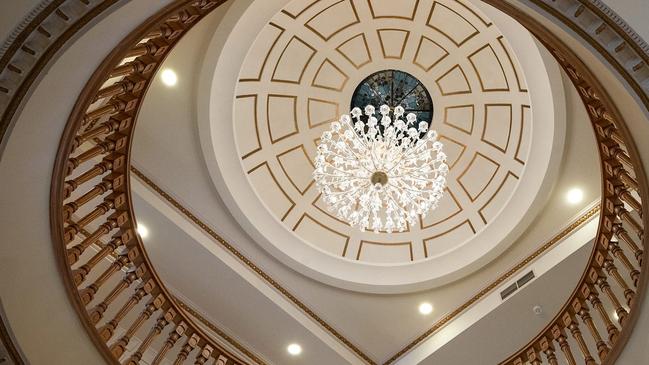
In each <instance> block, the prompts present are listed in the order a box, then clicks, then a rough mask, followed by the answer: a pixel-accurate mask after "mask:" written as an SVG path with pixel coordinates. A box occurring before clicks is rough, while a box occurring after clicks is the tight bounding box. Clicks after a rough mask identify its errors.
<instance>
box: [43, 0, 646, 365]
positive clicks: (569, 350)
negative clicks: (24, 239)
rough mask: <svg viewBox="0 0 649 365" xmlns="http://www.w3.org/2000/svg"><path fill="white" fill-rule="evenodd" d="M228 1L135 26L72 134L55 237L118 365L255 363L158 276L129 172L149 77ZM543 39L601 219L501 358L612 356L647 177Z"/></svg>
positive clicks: (635, 265)
mask: <svg viewBox="0 0 649 365" xmlns="http://www.w3.org/2000/svg"><path fill="white" fill-rule="evenodd" d="M222 2H223V1H222V0H179V1H176V2H174V3H173V4H172V5H170V6H168V7H167V8H165V9H164V10H163V11H162V12H160V13H159V14H158V15H156V16H154V17H152V18H151V19H149V20H147V21H146V22H145V23H144V24H143V25H142V26H140V27H139V28H138V29H136V30H135V31H134V32H133V33H131V35H129V36H128V37H127V38H126V39H125V40H124V41H123V42H122V43H121V44H120V45H118V47H117V48H116V49H115V50H114V51H113V52H112V53H111V55H109V56H108V57H107V59H106V60H105V61H104V62H103V64H102V65H101V66H100V67H99V68H98V70H97V71H96V73H95V74H94V75H93V76H92V78H91V79H90V81H89V82H88V84H87V85H86V88H85V89H84V92H83V93H82V95H81V96H80V98H79V101H78V103H77V105H76V106H75V109H74V111H73V113H72V115H71V116H70V120H69V123H68V125H67V127H66V130H65V132H64V135H63V138H62V142H61V145H60V148H59V153H58V158H57V161H56V166H55V173H54V179H53V184H52V227H53V232H54V238H55V243H56V247H57V250H58V253H59V257H60V262H61V266H62V268H63V270H64V272H65V279H66V285H67V287H68V289H69V291H70V293H71V296H72V297H73V299H74V300H75V304H76V305H77V307H78V309H79V310H80V313H81V316H82V319H83V320H84V325H85V326H86V327H87V329H88V331H89V333H90V334H91V336H92V337H93V339H94V340H95V342H96V343H97V345H98V347H99V349H100V350H101V351H102V354H103V355H104V357H105V359H106V360H107V361H108V362H110V363H121V364H129V365H132V364H139V363H141V362H143V361H144V360H146V361H147V362H148V363H151V364H160V363H167V362H168V363H173V364H184V363H186V362H193V363H194V364H206V363H210V364H211V363H214V364H219V365H232V364H245V362H244V360H241V359H240V358H239V357H238V356H237V355H235V354H233V353H231V352H230V351H228V349H226V348H224V347H223V346H221V345H220V344H218V343H217V342H216V341H214V340H213V339H212V338H210V336H208V335H207V334H206V333H205V332H204V331H202V330H201V329H200V327H198V326H197V325H196V324H195V323H194V322H193V321H192V319H191V318H190V317H189V316H188V315H187V313H186V312H185V311H183V310H182V309H181V308H179V306H178V305H177V304H176V302H175V300H174V298H173V297H172V296H171V295H170V294H169V293H168V292H167V290H166V288H165V286H164V284H163V283H162V282H161V281H160V278H159V277H158V275H157V274H156V271H155V269H154V268H153V266H152V265H151V262H150V260H149V259H148V256H147V254H146V251H145V249H144V246H143V244H142V242H141V239H140V238H139V237H138V236H137V234H136V233H135V232H136V227H137V223H136V221H135V217H134V214H133V209H132V203H131V192H130V188H129V176H128V171H129V170H130V166H129V164H130V159H129V157H130V149H131V142H132V136H133V130H134V126H135V122H136V116H137V112H138V110H139V108H140V106H141V102H142V99H143V98H144V96H145V93H146V90H147V88H148V87H149V85H150V83H151V80H152V79H153V77H154V76H155V74H156V71H157V70H158V68H159V66H160V65H161V63H162V62H163V61H164V59H165V57H166V56H167V55H168V54H169V52H170V51H171V50H172V49H173V47H174V45H175V44H176V43H177V42H178V40H179V39H180V38H181V37H182V36H183V35H184V34H185V33H186V32H187V30H189V29H190V28H191V27H192V26H193V25H194V24H196V22H198V21H199V20H200V19H201V18H203V17H204V16H205V15H206V14H207V13H209V11H211V10H212V9H215V8H216V7H218V6H219V5H220V4H221V3H222ZM488 2H490V3H493V4H494V5H496V6H497V7H501V8H503V2H500V3H498V2H493V1H488ZM582 11H583V10H582ZM507 12H508V13H510V14H514V13H515V12H514V10H512V9H507ZM524 24H526V26H528V27H530V28H531V30H532V31H533V32H536V33H537V35H539V34H538V33H539V32H542V31H541V30H539V29H541V28H537V29H536V30H535V29H534V25H533V23H530V22H529V21H528V22H527V23H524ZM542 39H543V41H544V42H545V43H546V46H548V48H549V49H550V50H551V51H552V52H553V53H554V54H555V56H556V58H557V60H558V61H559V63H560V64H561V66H563V68H564V69H565V70H566V71H567V73H568V75H569V76H570V78H571V79H572V81H573V83H574V85H575V87H576V88H577V90H579V91H580V95H581V97H582V100H583V102H584V104H585V106H586V109H587V110H588V113H589V116H590V118H591V121H592V125H593V128H594V130H595V135H596V140H597V144H598V147H599V152H600V157H601V165H602V169H601V170H602V187H603V190H602V208H601V217H600V225H599V229H598V233H597V237H596V241H595V242H596V244H595V245H594V249H593V254H592V255H591V257H590V259H589V261H588V265H587V267H586V268H585V270H584V275H583V277H582V278H581V279H580V281H579V285H578V286H577V287H576V289H575V290H574V292H573V293H572V295H571V296H570V297H569V298H567V299H566V304H565V305H564V307H563V308H562V309H561V310H560V312H559V313H558V314H557V315H556V316H555V317H554V318H553V319H552V321H551V322H550V323H549V324H548V326H546V327H545V328H544V330H543V331H542V332H541V333H539V334H538V335H537V336H536V337H535V338H533V339H531V341H530V342H529V343H528V344H527V345H526V346H524V347H523V348H522V349H520V350H519V351H517V352H516V353H514V354H513V355H512V356H511V357H510V358H508V359H506V360H505V361H504V362H503V363H502V364H505V365H513V364H517V365H523V364H532V365H541V364H551V365H555V364H556V365H558V364H559V363H567V364H577V363H585V364H587V365H591V364H597V363H598V361H599V363H606V361H607V359H608V358H609V356H610V354H611V353H612V351H614V349H616V348H618V347H619V346H616V344H617V343H618V341H619V339H620V337H621V333H623V332H624V331H625V328H626V327H627V326H628V319H629V318H630V317H631V316H633V315H634V311H637V308H636V306H637V300H636V298H637V295H638V292H639V290H640V289H641V288H640V286H641V285H640V284H641V282H640V280H641V278H642V277H644V276H643V275H644V268H643V258H644V255H645V251H646V247H645V246H646V243H645V235H644V228H645V227H646V225H647V222H646V218H645V217H647V212H646V211H644V210H646V209H647V207H646V206H644V205H643V202H646V201H647V198H648V197H647V187H646V181H645V177H644V172H643V171H642V169H641V166H640V165H639V162H638V161H639V160H638V158H637V154H636V153H635V147H634V146H633V144H632V143H631V141H630V139H629V138H628V133H626V131H625V130H624V128H623V123H622V121H621V119H620V117H619V113H617V111H616V110H615V109H614V107H613V104H612V103H611V102H610V100H609V98H608V97H607V95H606V92H605V90H604V89H603V88H602V87H601V85H599V84H598V83H597V82H596V79H595V78H594V77H593V76H592V75H591V74H590V73H589V72H588V70H587V69H586V68H585V66H584V65H583V64H581V62H580V61H579V60H578V59H576V58H575V57H574V55H572V54H571V53H570V50H568V49H566V47H561V46H558V45H560V44H561V43H560V42H558V41H553V40H552V39H553V38H552V36H549V35H548V36H547V37H542ZM104 240H108V242H107V243H103V241H104ZM645 276H646V275H645ZM88 283H89V284H88ZM594 313H596V315H595V314H594ZM136 339H137V344H136V346H130V345H131V344H133V343H134V342H136V341H135V340H136ZM596 358H597V359H596Z"/></svg>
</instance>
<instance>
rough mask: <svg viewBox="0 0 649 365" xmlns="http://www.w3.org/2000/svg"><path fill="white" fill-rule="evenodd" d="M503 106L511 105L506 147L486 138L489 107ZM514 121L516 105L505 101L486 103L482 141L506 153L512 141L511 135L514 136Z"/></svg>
mask: <svg viewBox="0 0 649 365" xmlns="http://www.w3.org/2000/svg"><path fill="white" fill-rule="evenodd" d="M501 106H504V107H509V128H507V142H505V148H503V147H501V146H498V145H497V144H496V143H494V142H492V141H489V140H487V139H485V133H486V132H487V126H488V124H489V107H501ZM513 123H514V107H513V106H512V105H511V104H504V103H502V104H498V103H494V104H485V105H484V126H483V128H482V135H481V136H480V141H481V142H484V143H486V144H488V145H490V146H491V147H493V148H495V149H497V150H498V151H500V152H502V153H505V154H506V153H507V150H508V149H509V142H510V141H511V137H512V125H513Z"/></svg>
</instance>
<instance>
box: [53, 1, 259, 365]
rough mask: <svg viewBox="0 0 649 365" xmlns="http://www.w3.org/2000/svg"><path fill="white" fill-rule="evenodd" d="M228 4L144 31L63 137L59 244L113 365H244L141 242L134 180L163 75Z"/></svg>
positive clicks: (108, 68)
mask: <svg viewBox="0 0 649 365" xmlns="http://www.w3.org/2000/svg"><path fill="white" fill-rule="evenodd" d="M223 2H224V0H178V1H175V2H173V3H172V4H171V5H169V6H167V7H166V8H164V9H162V10H161V11H160V12H158V14H156V15H154V16H153V17H151V18H149V19H148V20H147V21H145V22H144V23H143V24H142V25H140V26H139V27H138V28H137V29H136V30H135V31H133V32H132V33H131V34H130V35H129V36H127V37H126V38H125V39H124V40H123V41H122V42H121V43H120V44H119V45H118V46H117V47H116V48H115V49H114V50H113V51H112V52H111V54H110V55H109V56H108V57H107V58H106V59H105V60H104V62H103V63H102V64H101V65H100V67H99V68H98V69H97V71H96V72H95V73H94V75H93V76H92V77H91V79H90V80H89V82H88V83H87V85H86V87H85V88H84V90H83V91H82V93H81V95H80V96H79V99H78V102H77V104H76V105H75V107H74V109H73V111H72V113H71V115H70V118H69V121H68V124H67V126H66V129H65V131H64V133H63V137H62V140H61V144H60V147H59V153H58V155H57V160H56V163H55V168H54V176H53V183H52V190H51V196H52V205H51V218H52V219H51V220H52V232H53V238H54V242H55V246H56V248H57V252H58V256H59V261H60V263H61V265H60V266H61V269H62V271H63V273H64V278H65V282H66V286H67V288H68V290H69V292H70V295H71V297H72V298H73V300H74V303H75V305H76V307H77V310H78V311H79V313H80V314H81V317H82V320H83V322H84V325H85V327H86V328H87V330H88V332H89V334H90V336H91V337H92V338H93V340H94V342H95V343H96V344H97V346H98V348H99V349H100V351H101V352H102V354H103V355H104V358H105V359H106V360H107V361H108V362H109V363H115V364H117V363H123V364H138V363H140V361H141V360H142V359H144V358H147V360H148V361H150V362H151V363H153V364H158V363H161V362H163V361H165V362H166V361H168V362H171V363H174V364H181V363H183V362H184V361H186V360H187V361H191V362H192V363H194V364H204V363H208V362H209V363H210V364H212V363H215V364H219V365H231V364H239V365H243V364H246V361H244V360H242V359H241V358H240V357H239V356H238V355H235V354H233V353H231V352H230V351H229V350H228V349H226V348H224V347H223V346H221V345H219V344H218V343H217V342H216V341H214V340H213V339H212V338H211V337H210V336H209V335H208V334H207V333H205V332H204V331H203V330H202V329H201V328H200V327H199V326H198V325H197V324H196V323H194V321H193V320H192V318H191V316H190V315H188V314H187V313H186V311H185V310H184V309H183V308H181V307H180V306H179V305H178V303H177V302H176V300H175V299H174V297H173V296H172V295H171V294H170V293H169V292H168V291H167V289H166V288H165V286H164V284H163V283H162V281H161V280H160V278H159V277H158V275H157V273H156V271H155V269H154V267H153V265H152V264H151V262H150V260H149V258H148V256H147V254H146V250H145V248H144V246H143V244H142V241H141V239H140V237H139V235H138V234H137V233H136V227H137V223H136V220H135V216H134V213H133V207H132V200H131V199H132V198H131V190H130V188H129V187H130V181H129V178H130V177H129V173H128V172H129V171H130V157H131V154H130V151H131V143H132V140H133V131H134V124H135V123H134V122H135V120H136V119H137V114H138V111H139V109H140V106H141V104H142V100H143V98H144V96H145V94H146V90H147V88H148V87H149V85H150V83H151V81H152V80H153V78H154V76H155V74H156V71H157V70H158V68H159V67H160V65H161V64H162V63H163V62H164V59H165V58H166V57H167V55H168V54H169V53H170V51H171V50H172V49H173V47H174V46H175V45H176V43H177V42H178V41H179V40H180V38H181V37H182V36H183V35H184V34H186V33H187V31H188V30H189V29H191V27H193V26H194V25H195V24H196V23H197V22H198V21H199V20H200V19H202V18H203V17H204V16H206V15H207V14H208V13H209V12H211V11H213V10H214V9H216V8H217V7H218V6H220V5H221V4H222V3H223ZM104 242H105V243H104ZM136 339H137V341H138V343H137V344H134V343H133V341H135V340H136ZM154 344H157V345H156V346H153V345H154ZM153 347H156V348H155V349H153Z"/></svg>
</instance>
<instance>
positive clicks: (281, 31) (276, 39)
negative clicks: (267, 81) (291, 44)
mask: <svg viewBox="0 0 649 365" xmlns="http://www.w3.org/2000/svg"><path fill="white" fill-rule="evenodd" d="M268 25H270V26H272V27H275V28H277V29H279V34H278V35H277V37H275V40H274V41H273V44H272V45H271V46H270V48H269V49H268V52H266V57H264V61H263V62H262V63H261V68H260V69H259V73H258V75H257V77H256V78H241V79H239V82H254V81H261V77H262V75H263V73H264V69H265V68H266V63H267V62H268V58H269V57H270V54H271V53H272V52H273V49H275V46H276V45H277V42H279V39H280V38H282V35H283V34H284V32H285V31H286V29H284V28H282V27H280V26H279V25H277V24H275V23H273V22H270V23H268ZM287 47H288V44H287ZM284 50H286V47H285V48H284ZM282 54H284V52H283V51H282ZM280 59H281V56H280ZM275 67H277V66H275ZM273 73H274V71H273Z"/></svg>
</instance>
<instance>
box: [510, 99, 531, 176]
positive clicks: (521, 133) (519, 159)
mask: <svg viewBox="0 0 649 365" xmlns="http://www.w3.org/2000/svg"><path fill="white" fill-rule="evenodd" d="M525 109H529V110H530V112H531V110H532V107H530V106H529V105H521V128H520V131H519V132H518V145H517V146H516V153H515V154H514V160H516V161H518V162H520V163H522V164H523V165H525V161H524V160H523V157H520V152H521V144H522V143H523V135H524V131H525V126H527V125H528V124H529V122H530V121H528V122H527V123H526V122H525ZM527 128H529V127H527Z"/></svg>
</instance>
